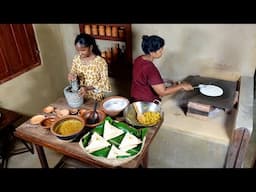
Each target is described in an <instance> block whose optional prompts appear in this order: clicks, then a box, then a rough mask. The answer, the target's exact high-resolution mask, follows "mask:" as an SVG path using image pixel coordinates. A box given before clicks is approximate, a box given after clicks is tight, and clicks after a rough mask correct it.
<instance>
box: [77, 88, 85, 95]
mask: <svg viewBox="0 0 256 192" xmlns="http://www.w3.org/2000/svg"><path fill="white" fill-rule="evenodd" d="M86 92H87V90H86V87H80V89H79V91H78V95H79V96H80V97H83V96H85V94H86Z"/></svg>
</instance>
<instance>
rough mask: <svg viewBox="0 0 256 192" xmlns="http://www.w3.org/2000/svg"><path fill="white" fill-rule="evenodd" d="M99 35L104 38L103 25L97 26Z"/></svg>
mask: <svg viewBox="0 0 256 192" xmlns="http://www.w3.org/2000/svg"><path fill="white" fill-rule="evenodd" d="M99 35H100V36H105V26H104V25H99Z"/></svg>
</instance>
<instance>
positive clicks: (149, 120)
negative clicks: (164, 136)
mask: <svg viewBox="0 0 256 192" xmlns="http://www.w3.org/2000/svg"><path fill="white" fill-rule="evenodd" d="M160 119H161V115H160V113H159V112H152V111H147V112H145V113H143V118H141V119H138V121H139V123H141V124H143V125H155V124H157V123H158V122H159V121H160Z"/></svg>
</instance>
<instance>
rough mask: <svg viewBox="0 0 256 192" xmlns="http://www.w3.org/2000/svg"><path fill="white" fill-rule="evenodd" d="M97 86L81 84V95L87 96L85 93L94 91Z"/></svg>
mask: <svg viewBox="0 0 256 192" xmlns="http://www.w3.org/2000/svg"><path fill="white" fill-rule="evenodd" d="M94 89H95V88H94V87H92V86H87V87H86V86H81V87H80V89H79V92H78V94H79V96H85V94H86V93H87V91H92V90H94Z"/></svg>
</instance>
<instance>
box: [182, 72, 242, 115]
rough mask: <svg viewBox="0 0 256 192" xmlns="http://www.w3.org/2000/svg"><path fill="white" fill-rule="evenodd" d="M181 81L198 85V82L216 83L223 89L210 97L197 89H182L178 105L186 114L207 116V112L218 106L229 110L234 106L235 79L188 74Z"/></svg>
mask: <svg viewBox="0 0 256 192" xmlns="http://www.w3.org/2000/svg"><path fill="white" fill-rule="evenodd" d="M183 81H185V82H188V83H190V84H192V86H198V85H199V84H206V85H216V86H218V87H220V88H222V89H223V94H222V95H221V96H216V97H211V96H206V95H203V94H202V93H200V90H199V89H194V90H193V91H184V92H183V93H182V95H180V96H179V98H180V100H179V101H180V106H181V107H182V108H183V109H184V110H185V112H187V114H188V113H189V114H191V113H192V114H197V115H201V116H208V115H209V113H210V112H211V111H212V110H214V109H216V108H218V109H223V110H225V111H229V110H231V109H232V108H233V106H234V100H235V98H236V96H237V95H236V94H237V85H238V83H237V82H236V81H227V80H222V79H215V78H209V77H201V76H188V77H187V78H185V79H184V80H183Z"/></svg>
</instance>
